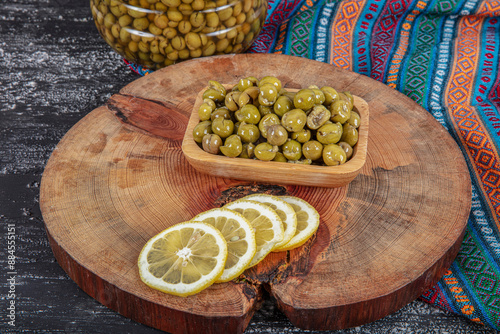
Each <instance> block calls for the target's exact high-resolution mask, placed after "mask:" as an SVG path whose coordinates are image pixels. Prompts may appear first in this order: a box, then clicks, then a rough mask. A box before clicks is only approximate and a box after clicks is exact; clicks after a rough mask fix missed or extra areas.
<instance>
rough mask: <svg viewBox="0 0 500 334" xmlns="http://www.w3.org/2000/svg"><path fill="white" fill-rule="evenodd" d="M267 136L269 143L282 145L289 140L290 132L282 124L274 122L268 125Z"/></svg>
mask: <svg viewBox="0 0 500 334" xmlns="http://www.w3.org/2000/svg"><path fill="white" fill-rule="evenodd" d="M265 138H266V139H267V141H268V142H269V144H271V145H276V146H281V145H283V144H284V143H285V142H286V141H287V140H288V132H287V131H286V129H285V128H284V127H283V126H282V125H281V124H273V125H270V126H268V127H267V130H266V137H265Z"/></svg>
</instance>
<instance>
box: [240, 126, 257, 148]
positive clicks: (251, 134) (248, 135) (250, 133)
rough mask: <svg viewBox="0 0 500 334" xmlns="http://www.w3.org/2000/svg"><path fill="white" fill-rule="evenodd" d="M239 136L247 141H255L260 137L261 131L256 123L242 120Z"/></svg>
mask: <svg viewBox="0 0 500 334" xmlns="http://www.w3.org/2000/svg"><path fill="white" fill-rule="evenodd" d="M238 136H240V138H241V140H242V141H243V142H245V143H255V142H256V141H257V140H258V139H259V138H260V131H259V128H258V127H257V125H255V124H250V123H245V122H241V124H240V126H239V127H238Z"/></svg>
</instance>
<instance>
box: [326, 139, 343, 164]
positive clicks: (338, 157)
mask: <svg viewBox="0 0 500 334" xmlns="http://www.w3.org/2000/svg"><path fill="white" fill-rule="evenodd" d="M346 161H347V156H346V154H345V151H344V150H343V149H342V147H340V146H339V145H337V144H328V145H326V146H325V147H324V148H323V162H324V163H325V165H327V166H337V165H341V164H343V163H345V162H346Z"/></svg>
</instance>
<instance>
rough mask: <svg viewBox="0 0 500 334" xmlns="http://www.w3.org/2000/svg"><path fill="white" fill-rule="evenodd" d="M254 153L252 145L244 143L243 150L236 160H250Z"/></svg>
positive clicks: (253, 145)
mask: <svg viewBox="0 0 500 334" xmlns="http://www.w3.org/2000/svg"><path fill="white" fill-rule="evenodd" d="M254 151H255V144H254V143H244V144H243V149H242V150H241V154H240V155H239V156H238V158H244V159H252V158H253V157H254V156H255V154H254Z"/></svg>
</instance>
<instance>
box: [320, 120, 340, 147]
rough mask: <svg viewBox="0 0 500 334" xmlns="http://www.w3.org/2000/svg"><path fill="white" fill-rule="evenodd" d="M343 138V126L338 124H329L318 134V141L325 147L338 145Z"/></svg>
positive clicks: (321, 128)
mask: <svg viewBox="0 0 500 334" xmlns="http://www.w3.org/2000/svg"><path fill="white" fill-rule="evenodd" d="M341 137H342V124H340V123H338V122H337V123H327V124H325V125H323V126H322V127H320V128H319V129H318V131H317V132H316V139H317V140H318V141H319V142H320V143H322V144H324V145H327V144H334V143H337V142H338V141H339V140H340V138H341Z"/></svg>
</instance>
